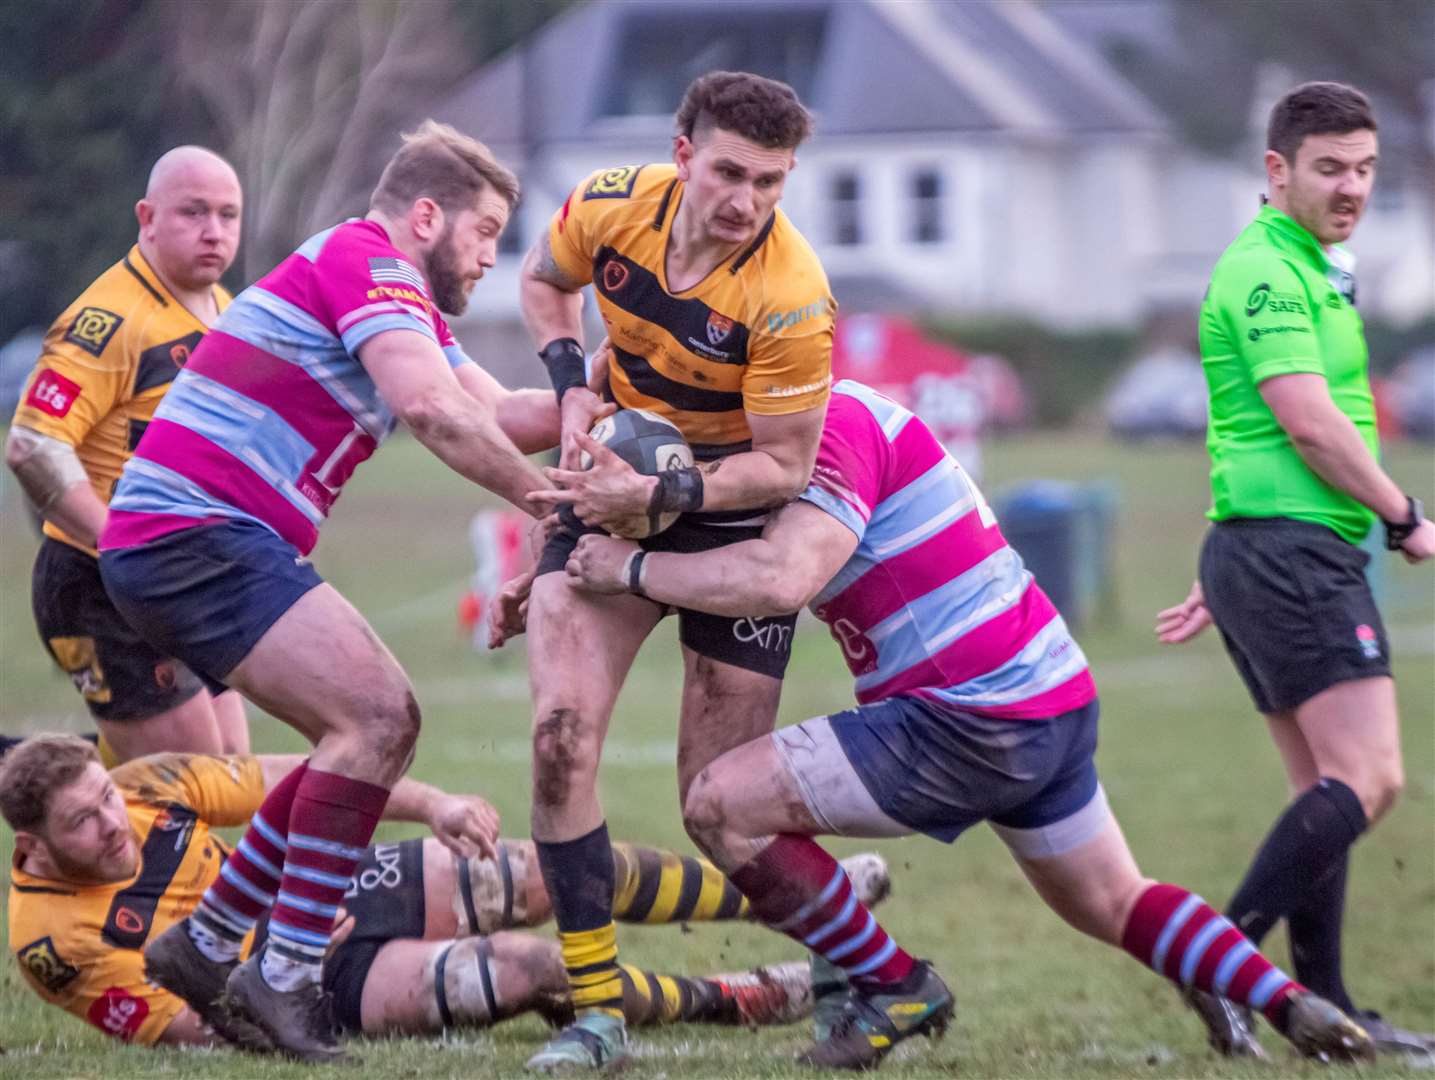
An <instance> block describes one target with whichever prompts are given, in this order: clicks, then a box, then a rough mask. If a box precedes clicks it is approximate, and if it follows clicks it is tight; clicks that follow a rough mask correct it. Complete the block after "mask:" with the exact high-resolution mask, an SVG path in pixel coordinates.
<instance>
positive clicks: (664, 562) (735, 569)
mask: <svg viewBox="0 0 1435 1080" xmlns="http://www.w3.org/2000/svg"><path fill="white" fill-rule="evenodd" d="M856 549H857V537H856V536H855V535H854V534H853V533H852V532H851V531H850V530H849V529H848V528H847V527H846V526H845V525H843V524H842V523H841V522H839V521H838V520H837V519H836V518H834V517H831V516H830V515H828V514H827V513H826V512H825V511H823V510H820V509H818V508H817V507H816V506H814V505H812V504H811V503H808V502H794V503H789V504H788V505H787V506H784V507H783V508H782V509H781V510H778V511H777V512H776V513H775V514H773V516H772V519H771V520H770V521H769V522H768V526H767V528H766V530H764V532H763V535H762V537H761V538H759V539H757V540H745V541H743V542H741V543H737V544H728V545H727V546H725V547H720V548H716V549H714V550H712V551H705V552H699V553H695V554H687V555H682V554H677V553H671V552H652V553H650V554H646V555H643V556H642V563H641V566H640V578H639V581H638V582H636V583H635V584H637V585H638V586H639V589H640V590H641V592H642V595H644V596H646V597H648V598H650V599H652V600H655V601H657V602H658V603H661V604H673V605H676V606H678V607H685V608H691V609H693V610H695V611H706V612H709V613H711V614H713V615H729V616H743V615H756V616H769V615H786V614H788V613H790V612H793V611H797V610H798V609H800V608H802V607H804V606H806V605H807V604H808V603H809V602H810V601H811V600H812V598H813V597H814V596H816V595H817V594H818V593H819V592H820V591H821V590H822V588H823V586H825V585H826V584H827V583H828V582H829V581H831V580H832V578H833V576H834V575H835V574H836V573H837V571H838V570H840V569H841V568H842V566H843V564H844V563H846V562H847V560H848V559H849V558H851V557H852V553H853V552H854V551H855V550H856ZM639 554H640V552H639V548H638V547H637V545H636V544H632V543H630V542H628V541H625V540H617V539H614V538H613V537H608V536H597V535H593V534H589V535H587V536H584V537H582V538H581V539H580V540H579V541H578V546H577V547H576V548H575V549H574V551H573V555H572V556H571V557H570V558H569V560H568V566H567V572H568V578H569V580H570V581H572V582H573V583H574V584H575V585H577V586H579V587H580V588H586V589H589V590H591V591H593V592H604V593H615V592H627V591H629V584H630V577H631V570H632V561H631V560H633V559H635V558H637V557H638V555H639Z"/></svg>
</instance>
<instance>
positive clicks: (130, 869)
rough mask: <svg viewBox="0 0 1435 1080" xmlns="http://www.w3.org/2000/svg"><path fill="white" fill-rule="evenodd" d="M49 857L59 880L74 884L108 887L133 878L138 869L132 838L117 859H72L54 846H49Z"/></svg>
mask: <svg viewBox="0 0 1435 1080" xmlns="http://www.w3.org/2000/svg"><path fill="white" fill-rule="evenodd" d="M49 856H50V861H51V862H52V863H54V865H55V869H56V870H57V871H58V872H59V874H60V877H61V879H62V880H64V881H73V882H75V883H76V884H85V885H108V884H110V883H112V882H116V881H124V880H125V879H126V878H130V877H133V876H134V874H135V871H137V870H138V869H139V847H138V845H136V844H135V843H134V841H133V837H132V838H131V842H130V844H129V847H128V848H127V850H126V852H125V854H124V856H123V857H122V858H119V859H105V860H102V861H100V862H96V861H94V860H90V859H74V858H71V857H70V856H69V854H67V853H66V852H65V851H64V850H63V849H61V848H59V847H56V846H55V845H54V844H51V845H50V850H49Z"/></svg>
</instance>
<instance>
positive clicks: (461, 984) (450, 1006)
mask: <svg viewBox="0 0 1435 1080" xmlns="http://www.w3.org/2000/svg"><path fill="white" fill-rule="evenodd" d="M425 975H426V976H427V978H426V982H427V983H428V987H429V990H430V992H431V993H432V995H433V1012H434V1017H433V1019H434V1020H436V1021H437V1023H438V1025H440V1026H442V1027H446V1028H447V1027H486V1026H488V1025H489V1024H492V1023H493V1022H494V1021H495V1020H497V1019H499V1016H500V1014H499V1003H498V994H497V987H496V982H497V971H496V966H495V964H494V957H493V949H492V947H491V945H490V944H489V942H488V939H487V938H481V937H470V938H459V939H458V940H457V941H455V942H454V943H453V944H452V945H450V946H448V947H447V948H445V949H440V950H438V951H437V952H435V953H434V954H433V956H432V958H431V959H430V960H429V962H428V965H427V970H426V971H425Z"/></svg>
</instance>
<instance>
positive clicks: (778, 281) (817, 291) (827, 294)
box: [755, 210, 837, 335]
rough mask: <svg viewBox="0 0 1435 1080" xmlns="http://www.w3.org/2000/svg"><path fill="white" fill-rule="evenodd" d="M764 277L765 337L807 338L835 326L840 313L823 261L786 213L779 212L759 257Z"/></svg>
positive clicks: (760, 323) (760, 324)
mask: <svg viewBox="0 0 1435 1080" xmlns="http://www.w3.org/2000/svg"><path fill="white" fill-rule="evenodd" d="M755 259H756V261H757V262H758V264H759V268H760V270H761V277H762V289H761V292H760V304H761V310H760V311H759V313H758V317H757V319H756V324H757V329H758V330H759V331H760V332H762V333H767V334H773V335H787V334H792V333H797V334H807V333H812V332H813V331H814V330H816V329H820V328H824V327H827V326H830V325H831V323H832V320H833V318H834V317H835V315H836V312H837V304H836V301H835V300H833V298H832V287H831V285H829V284H828V281H827V272H826V271H825V270H823V268H822V261H821V260H820V259H819V258H818V257H817V253H816V252H814V251H813V250H812V245H811V244H809V243H808V242H807V238H806V237H805V236H803V235H802V233H801V232H799V231H798V229H797V226H795V225H793V224H792V221H791V220H790V219H789V218H788V217H787V215H786V214H784V213H783V212H782V211H781V210H777V211H774V217H773V221H772V225H771V228H770V230H769V231H768V234H767V236H766V237H765V238H763V239H762V242H761V244H760V246H759V248H758V250H757V252H756V253H755Z"/></svg>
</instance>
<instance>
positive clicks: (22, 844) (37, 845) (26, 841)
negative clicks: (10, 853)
mask: <svg viewBox="0 0 1435 1080" xmlns="http://www.w3.org/2000/svg"><path fill="white" fill-rule="evenodd" d="M44 847H45V841H43V840H41V839H40V838H39V837H38V836H36V835H35V834H34V833H32V832H25V831H24V830H23V829H21V830H19V831H17V832H16V833H15V850H16V851H17V852H19V853H20V855H22V856H25V857H28V856H31V855H35V854H38V853H39V852H40V851H41V850H43V849H44Z"/></svg>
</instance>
